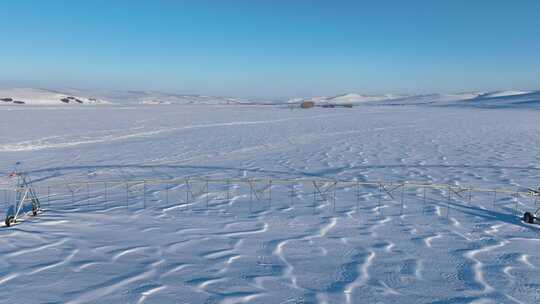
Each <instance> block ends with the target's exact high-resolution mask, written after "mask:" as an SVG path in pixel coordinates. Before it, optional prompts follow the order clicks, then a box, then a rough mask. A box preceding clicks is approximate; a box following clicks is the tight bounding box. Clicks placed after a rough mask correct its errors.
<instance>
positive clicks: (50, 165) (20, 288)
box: [0, 91, 540, 303]
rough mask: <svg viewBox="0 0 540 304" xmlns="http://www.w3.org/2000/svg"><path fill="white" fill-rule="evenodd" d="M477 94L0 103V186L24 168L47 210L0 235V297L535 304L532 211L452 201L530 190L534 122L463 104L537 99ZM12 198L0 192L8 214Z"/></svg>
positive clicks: (499, 200) (525, 206) (537, 128)
mask: <svg viewBox="0 0 540 304" xmlns="http://www.w3.org/2000/svg"><path fill="white" fill-rule="evenodd" d="M67 93H69V94H72V95H74V96H81V95H82V96H90V95H84V94H80V95H78V93H77V94H76V93H75V92H73V91H70V92H67ZM133 94H135V95H136V93H133ZM137 94H138V93H137ZM482 94H484V93H482ZM482 94H478V95H477V97H472V98H471V99H470V100H465V99H463V100H462V101H460V102H456V103H453V102H449V103H448V104H444V102H442V101H441V102H440V103H438V105H440V106H433V105H432V104H430V105H428V104H427V102H428V100H429V99H430V98H434V96H431V97H425V99H424V100H423V101H425V102H426V104H423V105H421V106H420V105H412V104H411V105H406V104H405V102H402V101H403V100H401V101H400V100H399V99H398V98H394V99H392V101H391V103H392V104H395V105H397V104H399V103H401V104H402V105H400V106H393V105H390V102H388V103H389V104H388V106H378V105H381V104H382V103H386V101H365V102H362V106H360V105H359V106H358V107H353V108H322V107H314V108H312V109H309V110H305V111H304V110H290V109H289V108H288V107H282V106H265V107H259V106H254V105H245V106H244V105H231V106H227V105H216V106H209V105H201V106H197V105H186V106H166V105H163V106H148V105H137V104H136V103H137V100H135V101H133V103H132V104H130V106H118V105H117V106H107V107H86V106H81V107H72V106H71V105H66V106H65V107H41V108H39V107H27V108H23V107H20V108H17V109H15V106H8V107H2V109H0V129H1V130H8V132H0V156H1V157H0V172H2V173H3V174H2V177H0V183H1V184H2V188H3V186H4V185H6V186H8V187H7V188H8V189H12V187H11V186H12V183H13V182H14V181H13V180H11V179H9V178H8V176H7V175H8V173H9V172H10V171H11V170H12V169H13V164H14V163H15V162H16V161H20V162H21V163H22V166H24V169H25V171H29V172H31V177H32V179H33V180H34V185H35V186H36V187H37V188H36V189H37V191H38V194H39V197H40V198H41V203H42V207H43V212H42V213H40V214H39V215H38V216H37V217H32V216H25V217H24V219H23V221H21V222H19V223H16V225H14V226H13V227H9V228H5V227H4V228H0V256H1V257H2V258H0V299H2V301H3V302H6V303H9V302H11V303H34V302H36V301H38V300H39V302H44V303H88V302H104V303H178V302H187V303H375V302H377V303H419V302H420V303H532V302H538V301H536V300H537V299H540V291H539V290H538V286H540V277H539V276H538V270H539V269H540V252H539V251H538V250H537V248H538V247H539V245H540V237H539V235H538V232H539V231H540V227H539V226H538V225H536V224H526V223H523V222H522V221H521V219H520V217H521V215H522V214H523V212H525V211H531V210H535V209H536V208H538V206H539V204H540V200H539V201H535V200H534V197H530V196H525V195H520V196H518V197H516V196H515V193H511V194H510V193H502V192H497V193H496V195H495V193H493V192H490V191H487V192H486V191H484V192H483V191H472V192H471V193H469V192H467V191H464V192H460V191H459V190H457V189H462V188H463V189H466V188H467V187H469V186H471V187H473V188H474V189H476V188H482V189H516V190H526V189H527V188H529V187H537V186H538V173H539V172H540V171H539V168H538V166H537V162H538V160H539V158H538V153H537V152H538V151H537V150H536V148H535V147H540V137H538V136H537V134H538V133H540V124H538V114H537V113H535V111H517V110H515V109H513V108H512V109H508V108H504V107H501V108H493V109H490V110H480V109H476V108H475V107H469V106H468V105H469V104H476V103H478V104H480V103H482V104H483V103H486V104H492V103H497V102H499V103H503V104H510V101H511V102H522V101H525V100H529V101H531V100H534V98H536V97H535V94H537V93H535V92H532V93H524V94H515V95H511V96H510V94H498V96H497V97H494V96H487V95H482ZM359 95H361V94H359ZM502 95H505V96H502ZM348 97H351V96H348ZM402 97H403V96H401V97H400V98H402ZM462 97H464V96H462ZM113 101H115V102H116V100H113ZM531 102H532V101H531ZM451 104H452V106H450V105H451ZM456 104H458V105H459V106H456ZM461 104H463V106H461ZM14 109H15V110H14ZM21 109H22V110H21ZM27 109H28V110H27ZM30 122H31V123H30ZM270 179H272V181H273V182H272V183H271V184H270V183H269V182H268V181H269V180H270ZM142 180H147V181H148V182H147V183H144V182H140V181H142ZM157 180H161V182H158V181H157ZM322 180H324V181H325V182H322ZM329 180H334V181H335V180H340V181H352V182H350V183H342V182H339V183H338V184H337V185H336V187H335V188H332V183H331V182H328V181H329ZM76 181H82V182H83V183H82V184H80V185H74V182H76ZM106 181H122V182H121V183H112V182H111V183H106ZM126 181H131V182H128V183H126ZM135 181H137V182H135ZM151 181H153V182H151ZM207 181H219V182H214V183H212V182H209V184H208V186H207V185H206V183H205V182H207ZM312 181H320V183H317V184H315V185H314V183H313V182H312ZM356 181H358V182H359V183H358V185H357V184H355V182H356ZM367 181H379V182H381V183H383V182H384V183H385V184H386V183H388V184H390V183H393V185H399V183H400V182H403V181H419V182H422V183H426V184H430V183H433V184H444V185H453V186H454V187H455V190H456V191H457V193H454V192H451V193H450V194H451V195H450V196H448V194H449V192H448V191H447V190H448V188H445V187H442V188H424V189H423V188H422V187H416V186H412V185H410V186H409V187H407V188H406V189H405V191H403V192H401V189H396V190H394V191H390V190H391V187H387V188H386V190H388V191H390V194H391V195H389V194H388V193H387V192H384V191H383V190H382V189H380V188H379V185H378V184H375V185H371V184H361V182H367ZM86 182H88V183H87V184H86ZM249 182H251V184H250V183H249ZM70 183H71V184H70ZM250 186H252V187H250ZM315 186H318V188H319V189H318V190H319V192H317V189H315V188H316V187H315ZM333 190H335V195H334V191H333ZM314 193H315V194H314ZM186 194H187V195H186ZM458 194H459V195H458ZM469 194H470V196H469ZM14 198H15V192H14V191H6V192H4V191H0V208H1V209H2V210H6V209H7V208H9V204H6V202H8V203H12V202H13V201H14ZM402 198H403V199H402ZM2 222H3V221H2ZM28 286H31V292H29V291H28ZM36 299H38V300H36Z"/></svg>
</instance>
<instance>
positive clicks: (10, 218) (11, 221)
mask: <svg viewBox="0 0 540 304" xmlns="http://www.w3.org/2000/svg"><path fill="white" fill-rule="evenodd" d="M14 222H15V217H14V216H13V215H10V216H8V217H6V221H5V224H6V227H9V226H11V223H14Z"/></svg>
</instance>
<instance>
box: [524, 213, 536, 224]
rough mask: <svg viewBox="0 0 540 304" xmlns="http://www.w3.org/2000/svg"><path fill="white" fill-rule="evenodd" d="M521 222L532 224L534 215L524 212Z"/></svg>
mask: <svg viewBox="0 0 540 304" xmlns="http://www.w3.org/2000/svg"><path fill="white" fill-rule="evenodd" d="M523 221H524V222H525V223H529V224H532V223H534V215H533V214H532V213H530V212H525V214H523Z"/></svg>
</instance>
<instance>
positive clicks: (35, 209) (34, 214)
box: [32, 206, 38, 216]
mask: <svg viewBox="0 0 540 304" xmlns="http://www.w3.org/2000/svg"><path fill="white" fill-rule="evenodd" d="M37 212H38V209H37V208H36V207H34V206H32V215H33V216H36V215H37Z"/></svg>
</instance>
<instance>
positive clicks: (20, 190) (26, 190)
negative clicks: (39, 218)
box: [4, 163, 41, 227]
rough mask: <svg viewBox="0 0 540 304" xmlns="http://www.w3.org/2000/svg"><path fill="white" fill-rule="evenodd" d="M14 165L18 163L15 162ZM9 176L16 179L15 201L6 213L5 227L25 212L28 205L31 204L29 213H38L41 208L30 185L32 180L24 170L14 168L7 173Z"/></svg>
mask: <svg viewBox="0 0 540 304" xmlns="http://www.w3.org/2000/svg"><path fill="white" fill-rule="evenodd" d="M16 165H19V163H17V164H16ZM9 177H11V178H16V179H17V186H16V188H15V191H16V195H15V203H14V204H13V205H12V206H10V207H9V208H8V210H7V213H6V219H5V221H4V222H5V224H6V226H7V227H9V226H11V225H12V224H14V223H16V222H17V220H18V219H19V218H20V217H21V216H23V215H24V214H26V213H27V211H28V210H27V209H25V208H27V207H28V206H31V215H33V216H36V215H38V213H39V211H40V210H41V205H40V203H39V198H38V196H37V194H36V191H35V190H34V188H33V187H32V180H31V179H30V177H28V175H27V174H25V173H24V172H22V171H20V170H18V169H15V170H14V171H13V172H12V173H10V174H9Z"/></svg>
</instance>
